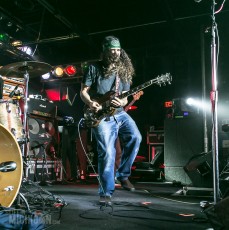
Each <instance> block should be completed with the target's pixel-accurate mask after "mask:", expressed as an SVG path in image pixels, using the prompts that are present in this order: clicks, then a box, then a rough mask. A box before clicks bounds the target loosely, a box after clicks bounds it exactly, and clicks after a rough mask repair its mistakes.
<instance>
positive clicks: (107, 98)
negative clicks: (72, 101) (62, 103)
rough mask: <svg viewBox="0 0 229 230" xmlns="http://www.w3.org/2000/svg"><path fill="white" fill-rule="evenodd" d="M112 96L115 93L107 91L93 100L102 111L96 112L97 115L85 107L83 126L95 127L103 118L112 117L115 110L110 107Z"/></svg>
mask: <svg viewBox="0 0 229 230" xmlns="http://www.w3.org/2000/svg"><path fill="white" fill-rule="evenodd" d="M114 96H115V92H114V91H109V92H107V93H106V94H104V95H103V96H102V97H100V98H96V99H93V100H94V101H97V102H98V103H99V104H100V105H102V110H100V111H98V112H97V113H95V112H94V111H93V110H91V109H90V108H89V107H88V106H86V105H85V107H84V118H85V125H86V126H87V127H96V126H97V125H98V124H99V123H100V121H101V120H102V119H103V118H104V117H106V116H112V115H113V114H114V113H115V111H116V109H115V108H114V107H111V106H110V102H111V100H112V98H113V97H114Z"/></svg>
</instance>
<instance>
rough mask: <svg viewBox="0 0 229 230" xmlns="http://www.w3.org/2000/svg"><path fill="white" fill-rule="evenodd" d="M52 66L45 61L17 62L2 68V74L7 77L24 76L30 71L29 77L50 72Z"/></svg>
mask: <svg viewBox="0 0 229 230" xmlns="http://www.w3.org/2000/svg"><path fill="white" fill-rule="evenodd" d="M51 69H52V66H51V65H49V64H47V63H44V62H36V61H24V62H16V63H12V64H9V65H6V66H3V67H2V68H1V69H0V75H2V76H5V77H13V78H23V77H24V74H26V73H28V74H29V77H32V78H33V77H39V76H41V75H43V74H45V73H48V72H50V71H51Z"/></svg>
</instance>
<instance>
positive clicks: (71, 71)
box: [64, 65, 77, 77]
mask: <svg viewBox="0 0 229 230" xmlns="http://www.w3.org/2000/svg"><path fill="white" fill-rule="evenodd" d="M64 71H65V73H66V74H67V75H68V76H70V77H71V76H74V75H75V74H76V73H77V70H76V67H75V66H73V65H68V66H67V67H66V68H65V69H64Z"/></svg>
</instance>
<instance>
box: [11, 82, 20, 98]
mask: <svg viewBox="0 0 229 230" xmlns="http://www.w3.org/2000/svg"><path fill="white" fill-rule="evenodd" d="M18 86H19V85H16V86H15V88H14V89H13V90H12V91H11V92H10V94H9V97H10V98H12V97H13V96H14V94H15V93H16V90H17V88H18Z"/></svg>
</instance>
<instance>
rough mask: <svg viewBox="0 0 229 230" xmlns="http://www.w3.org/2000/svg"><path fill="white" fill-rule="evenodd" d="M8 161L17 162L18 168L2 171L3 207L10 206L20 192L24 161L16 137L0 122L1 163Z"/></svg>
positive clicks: (0, 174) (0, 178) (0, 193)
mask: <svg viewBox="0 0 229 230" xmlns="http://www.w3.org/2000/svg"><path fill="white" fill-rule="evenodd" d="M7 161H13V162H15V163H16V165H17V168H16V169H15V170H14V171H11V172H0V206H3V207H10V206H11V205H12V203H13V202H14V200H15V198H16V196H17V194H18V192H19V189H20V186H21V180H22V169H23V163H22V156H21V150H20V147H19V145H18V143H17V141H16V139H15V138H14V136H13V135H12V134H11V132H9V131H8V130H7V129H6V128H5V127H4V126H3V125H1V124H0V163H4V162H7Z"/></svg>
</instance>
